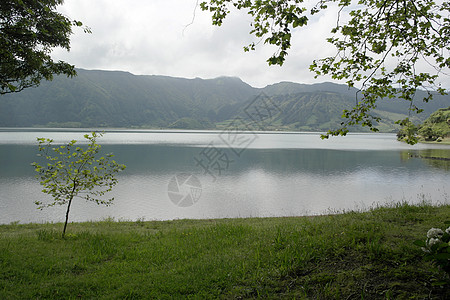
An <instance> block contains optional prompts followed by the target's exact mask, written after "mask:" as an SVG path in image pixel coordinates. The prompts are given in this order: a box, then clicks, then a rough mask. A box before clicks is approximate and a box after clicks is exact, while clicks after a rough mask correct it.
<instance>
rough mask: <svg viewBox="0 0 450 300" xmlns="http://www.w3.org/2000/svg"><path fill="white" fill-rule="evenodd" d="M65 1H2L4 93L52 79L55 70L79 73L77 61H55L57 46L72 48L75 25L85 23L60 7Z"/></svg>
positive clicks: (0, 82)
mask: <svg viewBox="0 0 450 300" xmlns="http://www.w3.org/2000/svg"><path fill="white" fill-rule="evenodd" d="M63 2H64V1H63V0H2V1H1V2H0V94H6V93H12V92H19V91H21V90H23V89H25V88H28V87H32V86H37V85H39V83H40V81H41V80H43V79H46V80H51V79H52V78H53V74H65V75H67V76H74V75H75V74H76V72H75V67H74V66H73V65H70V64H68V63H66V62H64V61H57V62H55V61H53V59H52V58H51V56H50V53H51V51H52V49H53V48H55V47H62V48H64V49H66V50H69V49H70V39H69V38H70V35H71V34H72V26H82V23H81V22H79V21H75V20H71V19H69V18H68V17H66V16H64V15H63V14H61V13H59V12H57V11H56V7H57V6H58V5H61V4H62V3H63ZM85 31H89V29H88V28H85Z"/></svg>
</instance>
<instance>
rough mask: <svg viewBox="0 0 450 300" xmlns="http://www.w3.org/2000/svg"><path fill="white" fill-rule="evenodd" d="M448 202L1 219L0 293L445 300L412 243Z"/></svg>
mask: <svg viewBox="0 0 450 300" xmlns="http://www.w3.org/2000/svg"><path fill="white" fill-rule="evenodd" d="M449 216H450V205H441V206H430V205H427V204H422V205H418V206H411V205H408V204H405V203H401V204H395V205H391V207H380V208H375V209H371V210H370V211H368V212H347V213H342V214H337V215H328V216H317V217H290V218H251V219H219V220H177V221H166V222H156V221H151V222H146V221H142V220H139V221H137V222H114V221H112V220H106V221H102V222H87V223H72V224H69V226H68V233H67V235H66V239H62V238H61V230H62V224H25V225H20V224H11V225H2V226H0V299H141V298H156V299H177V298H191V299H211V298H227V299H228V298H233V299H234V298H237V299H242V298H258V297H261V298H287V299H292V298H300V299H302V298H306V299H384V298H386V299H425V298H426V299H428V298H429V297H431V298H433V299H449V297H450V293H449V289H448V286H447V289H445V288H440V287H435V286H432V282H433V281H434V280H441V279H445V278H446V277H445V276H446V274H444V273H443V272H441V271H440V270H438V269H436V268H434V267H433V265H432V264H431V263H430V262H427V261H424V260H423V259H422V257H423V253H422V251H421V250H420V248H418V247H417V246H415V245H413V241H414V240H416V239H425V235H426V232H427V230H428V229H429V228H431V227H441V228H443V227H444V221H446V220H448V219H449Z"/></svg>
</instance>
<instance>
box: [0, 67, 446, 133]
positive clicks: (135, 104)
mask: <svg viewBox="0 0 450 300" xmlns="http://www.w3.org/2000/svg"><path fill="white" fill-rule="evenodd" d="M262 93H263V94H264V95H267V96H268V97H270V99H271V100H270V101H273V103H275V104H276V106H277V108H278V110H277V112H276V114H275V115H274V116H273V118H272V119H271V120H270V121H271V123H270V124H267V125H268V126H267V127H265V129H271V130H306V131H311V130H314V131H324V130H327V129H330V128H334V127H337V126H338V125H339V124H340V122H341V121H342V120H341V115H342V110H343V109H350V108H351V107H352V106H353V105H354V103H355V97H356V93H357V90H356V89H353V88H352V89H349V88H348V87H347V86H346V85H338V84H334V83H320V84H313V85H306V84H298V83H292V82H280V83H276V84H273V85H269V86H267V87H265V88H262V89H258V88H253V87H251V86H250V85H248V84H247V83H245V82H243V81H242V80H240V79H239V78H235V77H219V78H215V79H208V80H204V79H200V78H195V79H185V78H175V77H168V76H137V75H133V74H131V73H127V72H117V71H88V70H78V76H77V77H75V78H72V79H68V78H65V77H61V76H57V77H56V78H55V79H54V80H53V81H51V82H43V83H42V84H41V85H40V86H39V87H37V88H32V89H27V90H24V91H22V92H20V93H17V94H9V95H3V96H1V97H0V127H31V126H35V127H38V126H48V127H139V128H189V129H213V128H221V127H223V126H226V125H227V124H229V123H230V122H231V121H232V120H233V119H235V118H236V117H238V116H240V117H243V118H244V119H245V118H247V116H246V115H245V113H244V112H245V110H246V108H247V107H248V106H249V105H251V104H252V102H254V100H255V99H256V98H257V97H258V95H261V94H262ZM419 94H420V93H419ZM419 94H418V95H417V98H418V99H420V98H421V97H422V95H419ZM420 104H421V103H420ZM449 105H450V98H449V97H448V96H445V97H444V96H436V98H435V100H433V101H432V102H430V103H428V104H426V105H424V104H423V105H418V106H419V107H423V108H424V109H425V112H424V113H423V114H422V115H420V116H419V117H416V118H414V117H412V119H413V120H415V121H417V122H421V121H423V120H424V119H425V118H426V117H428V116H429V115H430V114H431V113H432V112H434V111H435V110H437V109H438V108H441V107H447V106H449ZM407 112H408V103H403V102H401V101H399V100H395V99H394V100H384V101H381V102H380V104H379V106H378V109H377V110H376V111H375V113H376V114H377V115H379V116H381V117H382V118H383V123H381V124H379V127H380V129H381V130H382V131H395V130H397V127H396V126H395V125H394V122H395V121H396V120H398V119H401V118H404V117H405V116H406V115H405V114H406V113H407ZM247 121H249V120H248V118H247ZM355 130H361V128H356V129H355Z"/></svg>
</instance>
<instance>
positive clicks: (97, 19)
mask: <svg viewBox="0 0 450 300" xmlns="http://www.w3.org/2000/svg"><path fill="white" fill-rule="evenodd" d="M196 3H197V0H151V1H148V0H95V1H92V0H66V1H65V4H64V5H63V6H62V7H60V9H59V10H60V11H61V12H63V13H64V14H66V15H67V16H69V17H70V18H72V19H75V20H80V21H82V22H83V23H84V24H85V25H87V26H89V27H90V28H91V29H92V34H85V33H83V31H82V30H81V29H76V30H75V34H74V35H73V36H72V40H71V51H70V52H66V51H64V50H62V49H57V50H55V51H54V53H53V57H54V58H55V59H62V60H65V61H67V62H69V63H71V64H74V65H75V66H77V67H79V68H86V69H103V70H122V71H129V72H131V73H134V74H149V75H150V74H155V75H168V76H178V77H187V78H194V77H201V78H213V77H218V76H222V75H227V76H238V77H240V78H241V79H242V80H244V81H245V82H247V83H249V84H250V85H252V86H256V87H262V86H265V85H267V84H272V83H275V82H279V81H294V82H301V83H313V82H322V81H326V80H329V78H323V77H322V78H319V79H317V80H314V78H313V74H312V73H311V72H310V71H309V65H310V64H311V62H312V61H313V60H314V59H317V58H321V57H326V56H329V55H333V54H334V51H335V50H334V48H333V47H332V46H331V45H330V44H328V43H327V42H326V40H325V39H326V37H328V36H329V35H330V33H329V32H330V29H331V28H332V26H334V25H335V23H336V17H337V10H336V9H334V8H331V9H329V10H327V11H326V12H325V13H324V14H322V15H320V16H318V17H316V18H314V19H312V20H310V22H309V24H308V26H307V27H306V28H300V29H296V30H295V31H294V34H293V40H292V46H291V50H290V51H289V55H288V57H287V59H286V62H285V64H284V65H283V66H282V67H279V66H268V65H267V62H266V60H267V59H268V58H269V57H270V56H271V55H272V54H273V52H274V51H276V49H275V48H274V47H271V46H268V45H264V44H263V43H262V42H261V43H260V44H259V45H258V46H257V50H256V51H251V52H248V53H245V52H244V51H243V46H245V45H247V44H249V43H250V42H253V41H256V40H255V38H254V37H252V36H251V35H249V31H250V30H251V28H250V25H249V23H250V21H251V19H250V17H249V16H248V15H247V14H246V13H245V12H242V11H233V13H232V14H230V15H229V16H228V17H227V19H226V20H225V22H224V24H223V25H222V26H221V27H217V26H213V25H212V24H211V15H210V13H208V12H203V11H201V10H200V8H199V7H198V8H197V9H196V10H195V19H194V22H193V23H192V24H191V25H190V26H188V27H186V25H187V24H189V23H190V22H191V20H192V18H193V13H194V9H195V6H196Z"/></svg>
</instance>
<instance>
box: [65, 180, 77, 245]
mask: <svg viewBox="0 0 450 300" xmlns="http://www.w3.org/2000/svg"><path fill="white" fill-rule="evenodd" d="M75 188H76V185H75V184H74V185H73V189H72V193H71V194H70V199H69V204H68V205H67V211H66V222H65V223H64V229H63V233H62V238H64V236H65V235H66V228H67V222H68V221H69V211H70V205H71V204H72V200H73V196H74V193H75Z"/></svg>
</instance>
